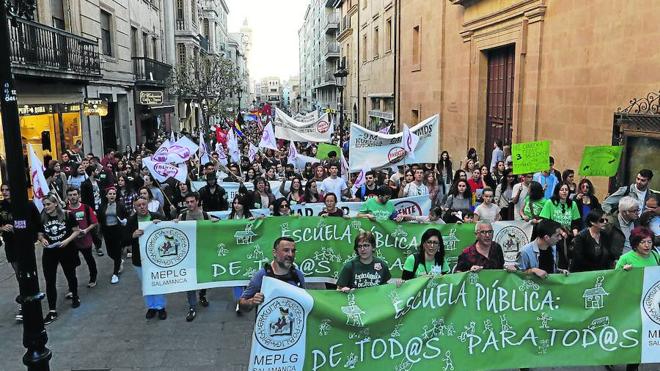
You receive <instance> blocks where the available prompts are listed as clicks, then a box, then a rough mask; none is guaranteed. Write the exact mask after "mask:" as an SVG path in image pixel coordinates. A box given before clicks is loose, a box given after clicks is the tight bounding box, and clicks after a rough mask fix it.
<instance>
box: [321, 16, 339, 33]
mask: <svg viewBox="0 0 660 371" xmlns="http://www.w3.org/2000/svg"><path fill="white" fill-rule="evenodd" d="M338 28H339V16H337V13H330V14H326V17H325V20H324V21H323V30H324V31H325V33H326V34H333V33H335V32H337V29H338Z"/></svg>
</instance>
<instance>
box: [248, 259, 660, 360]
mask: <svg viewBox="0 0 660 371" xmlns="http://www.w3.org/2000/svg"><path fill="white" fill-rule="evenodd" d="M262 292H263V294H264V297H265V300H264V303H263V304H262V305H261V306H260V307H259V308H258V312H257V319H256V323H255V329H254V333H253V337H252V352H251V356H250V367H249V368H248V369H249V370H251V371H266V370H289V371H297V370H306V371H317V370H335V369H340V370H346V369H355V370H367V369H369V370H394V371H409V370H444V371H449V370H487V369H502V368H520V367H547V366H569V365H571V366H577V365H612V364H626V363H640V362H641V363H654V362H660V307H659V306H660V268H646V269H640V268H636V269H633V270H631V271H629V272H626V271H622V270H617V271H614V270H611V271H597V272H587V273H576V274H570V275H567V276H564V275H550V276H549V277H548V278H546V279H544V280H541V279H538V278H536V277H535V276H529V275H525V274H523V273H507V272H504V271H481V272H479V273H460V274H450V275H445V276H436V277H429V276H427V277H420V278H417V279H415V280H411V281H407V282H405V283H403V284H402V285H401V286H400V287H397V286H396V285H394V284H388V285H384V286H379V287H373V288H367V289H358V290H354V291H352V292H350V293H342V292H337V291H324V290H309V291H305V290H303V289H299V288H297V287H294V286H292V285H289V284H286V283H284V282H281V281H278V280H275V279H272V278H265V279H264V284H263V286H262Z"/></svg>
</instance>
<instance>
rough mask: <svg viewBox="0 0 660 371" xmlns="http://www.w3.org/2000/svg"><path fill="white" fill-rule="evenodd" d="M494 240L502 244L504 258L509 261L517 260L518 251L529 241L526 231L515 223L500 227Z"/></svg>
mask: <svg viewBox="0 0 660 371" xmlns="http://www.w3.org/2000/svg"><path fill="white" fill-rule="evenodd" d="M493 240H494V241H495V242H497V243H498V244H500V246H502V252H503V253H504V260H507V261H511V260H516V256H517V255H518V251H520V249H521V248H522V247H523V246H525V245H527V244H528V243H529V238H527V234H526V233H525V231H523V230H522V229H520V228H519V227H516V226H515V225H507V226H506V227H504V228H502V229H500V230H499V231H498V232H497V234H496V235H495V238H494V239H493Z"/></svg>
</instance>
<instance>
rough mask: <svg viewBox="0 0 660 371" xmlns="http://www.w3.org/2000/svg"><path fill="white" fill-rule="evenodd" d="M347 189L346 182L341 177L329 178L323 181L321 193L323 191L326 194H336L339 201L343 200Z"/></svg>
mask: <svg viewBox="0 0 660 371" xmlns="http://www.w3.org/2000/svg"><path fill="white" fill-rule="evenodd" d="M347 188H348V186H347V185H346V181H345V180H344V179H343V178H340V177H337V178H335V179H332V178H331V177H327V178H325V179H323V182H322V183H321V191H323V193H324V194H325V193H330V192H332V193H334V194H335V195H336V196H337V199H338V200H341V194H342V191H343V190H345V189H347Z"/></svg>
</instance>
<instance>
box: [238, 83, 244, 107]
mask: <svg viewBox="0 0 660 371" xmlns="http://www.w3.org/2000/svg"><path fill="white" fill-rule="evenodd" d="M242 93H243V87H242V86H241V87H239V88H238V113H239V114H240V113H241V94H242Z"/></svg>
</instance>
